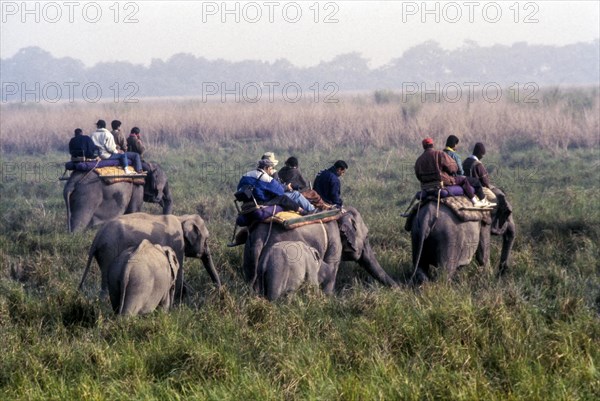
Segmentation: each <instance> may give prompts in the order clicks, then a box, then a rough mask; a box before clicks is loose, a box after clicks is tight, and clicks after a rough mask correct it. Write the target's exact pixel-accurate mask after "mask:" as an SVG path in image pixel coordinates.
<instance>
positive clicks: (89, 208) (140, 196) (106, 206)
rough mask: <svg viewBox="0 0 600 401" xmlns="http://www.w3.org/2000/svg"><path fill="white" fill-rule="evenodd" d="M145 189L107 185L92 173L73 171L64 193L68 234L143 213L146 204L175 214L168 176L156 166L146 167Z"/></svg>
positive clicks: (125, 184) (120, 184)
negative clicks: (117, 218) (118, 217)
mask: <svg viewBox="0 0 600 401" xmlns="http://www.w3.org/2000/svg"><path fill="white" fill-rule="evenodd" d="M144 168H148V170H147V171H148V176H147V177H146V183H145V185H144V186H142V185H135V184H133V183H130V182H117V183H114V184H111V185H107V184H104V183H103V182H102V180H101V179H100V178H99V177H98V175H96V174H95V173H93V172H90V171H88V172H84V171H74V172H73V173H72V174H71V176H70V177H69V180H68V181H67V183H66V185H65V187H64V189H63V197H64V199H65V205H66V206H67V223H68V229H69V232H77V231H82V230H85V229H86V228H88V227H91V226H95V225H98V224H101V223H104V222H106V221H109V220H112V219H114V218H115V217H117V216H121V215H123V214H129V213H135V212H140V211H141V210H142V204H143V202H144V201H146V202H152V203H158V204H160V205H161V206H162V208H163V211H162V212H163V214H170V213H171V211H172V210H173V202H172V199H171V191H170V190H169V183H168V180H167V175H166V174H165V172H164V171H163V170H162V168H161V167H160V166H159V165H158V164H157V163H144Z"/></svg>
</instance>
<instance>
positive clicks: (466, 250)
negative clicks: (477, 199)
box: [409, 188, 516, 285]
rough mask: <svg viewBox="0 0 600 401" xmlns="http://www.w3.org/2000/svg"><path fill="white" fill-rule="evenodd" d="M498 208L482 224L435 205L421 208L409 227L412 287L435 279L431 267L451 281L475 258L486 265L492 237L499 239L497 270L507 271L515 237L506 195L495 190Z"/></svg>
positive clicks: (431, 204) (427, 204)
mask: <svg viewBox="0 0 600 401" xmlns="http://www.w3.org/2000/svg"><path fill="white" fill-rule="evenodd" d="M494 194H495V195H496V197H497V201H498V206H497V207H496V209H495V210H494V211H493V212H492V222H491V224H486V223H485V222H484V221H466V222H465V221H462V220H460V219H459V218H458V217H457V216H456V215H455V214H454V213H453V212H452V211H451V210H450V209H449V208H447V207H446V206H444V205H443V204H441V205H440V206H439V211H438V210H437V204H436V202H428V203H425V204H424V205H422V206H421V207H420V208H419V210H418V212H417V214H416V215H415V216H414V217H413V220H412V224H410V222H409V224H410V227H411V229H410V231H411V240H412V261H413V267H414V272H413V274H412V277H411V280H412V281H413V284H416V285H418V284H421V283H422V282H424V281H429V280H432V279H433V278H434V275H433V272H432V271H430V269H429V267H430V265H432V266H435V267H439V268H443V269H444V270H446V271H447V272H448V278H449V279H451V278H452V277H453V275H454V274H455V273H456V270H457V269H458V268H459V267H461V266H465V265H468V264H469V263H470V262H471V260H472V259H473V256H475V258H476V260H477V263H478V264H479V265H482V266H484V265H486V266H487V265H489V261H490V239H491V235H500V236H502V252H501V256H500V265H499V268H498V271H499V273H500V274H503V273H505V272H506V271H507V269H508V268H509V259H510V253H511V250H512V246H513V243H514V240H515V236H516V227H515V223H514V220H513V216H512V206H511V205H510V203H509V202H508V200H507V199H506V196H505V194H504V193H503V192H502V191H501V190H499V189H497V188H496V189H494Z"/></svg>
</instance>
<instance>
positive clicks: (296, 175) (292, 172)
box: [278, 156, 308, 192]
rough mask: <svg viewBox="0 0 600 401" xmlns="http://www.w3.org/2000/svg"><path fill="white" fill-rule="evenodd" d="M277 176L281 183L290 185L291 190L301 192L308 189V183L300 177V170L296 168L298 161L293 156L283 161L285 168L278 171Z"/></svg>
mask: <svg viewBox="0 0 600 401" xmlns="http://www.w3.org/2000/svg"><path fill="white" fill-rule="evenodd" d="M278 176H279V179H280V180H281V182H283V183H286V184H290V185H291V186H292V189H294V190H296V191H299V192H303V191H304V190H305V189H308V183H307V182H306V180H305V179H304V177H302V173H301V172H300V168H298V159H297V158H295V157H294V156H292V157H289V158H288V159H287V160H286V161H285V166H283V167H282V168H281V170H279V173H278Z"/></svg>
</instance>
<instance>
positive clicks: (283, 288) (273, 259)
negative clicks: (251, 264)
mask: <svg viewBox="0 0 600 401" xmlns="http://www.w3.org/2000/svg"><path fill="white" fill-rule="evenodd" d="M320 266H321V261H320V255H319V252H318V251H317V250H316V249H315V248H312V247H310V246H308V245H306V244H305V243H304V242H301V241H281V242H277V243H275V244H273V245H272V246H270V247H265V248H264V249H263V251H262V255H261V256H260V259H259V260H258V287H259V292H260V294H261V295H263V296H264V297H266V298H267V299H268V300H269V301H274V300H276V299H277V298H279V297H280V296H281V295H283V294H285V293H288V292H294V291H296V290H297V289H298V288H300V286H301V285H302V283H304V282H305V281H307V282H308V283H310V284H314V285H319V268H320Z"/></svg>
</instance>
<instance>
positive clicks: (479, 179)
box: [463, 142, 496, 205]
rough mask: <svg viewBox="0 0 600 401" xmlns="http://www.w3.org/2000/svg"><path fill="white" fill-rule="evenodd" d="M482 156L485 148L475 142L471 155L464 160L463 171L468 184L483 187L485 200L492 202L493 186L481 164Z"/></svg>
mask: <svg viewBox="0 0 600 401" xmlns="http://www.w3.org/2000/svg"><path fill="white" fill-rule="evenodd" d="M483 155H485V146H484V145H483V143H481V142H477V143H476V144H475V147H474V148H473V154H472V155H471V156H469V157H467V158H466V159H465V161H464V163H463V169H464V170H465V175H466V176H467V178H468V179H469V182H471V184H474V185H477V184H479V185H480V186H481V187H483V193H485V197H486V199H491V200H492V202H493V201H495V199H496V195H495V194H494V192H493V191H492V190H493V189H494V186H493V185H492V183H491V182H490V176H489V174H488V171H487V169H486V168H485V166H484V165H483V163H482V162H481V159H482V158H483ZM478 195H479V194H478ZM491 205H495V203H491Z"/></svg>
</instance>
